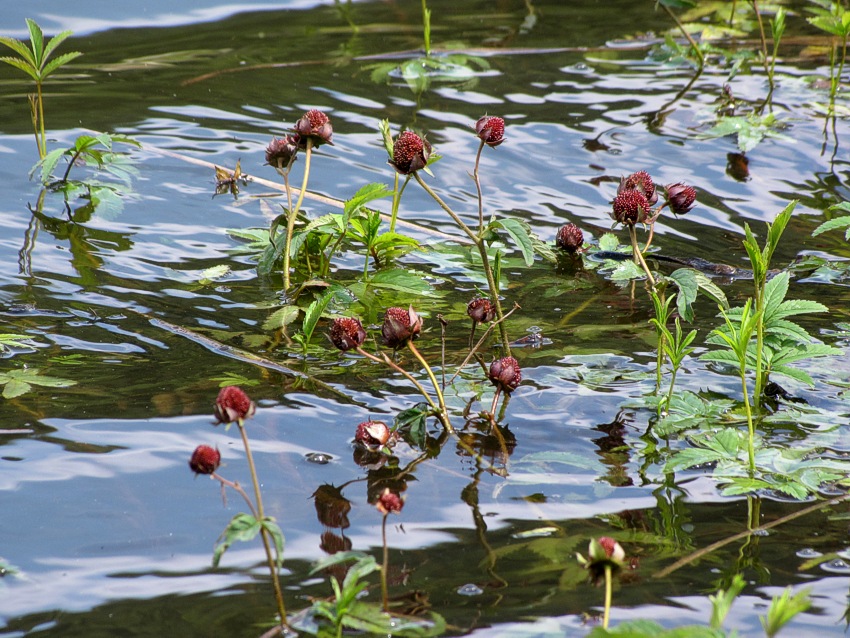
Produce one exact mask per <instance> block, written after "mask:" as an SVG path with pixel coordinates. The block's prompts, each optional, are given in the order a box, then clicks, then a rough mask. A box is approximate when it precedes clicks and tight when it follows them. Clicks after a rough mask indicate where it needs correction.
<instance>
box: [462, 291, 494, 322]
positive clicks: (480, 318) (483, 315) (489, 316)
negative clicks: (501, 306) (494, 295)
mask: <svg viewBox="0 0 850 638" xmlns="http://www.w3.org/2000/svg"><path fill="white" fill-rule="evenodd" d="M466 314H468V315H469V317H470V318H471V319H472V320H473V321H474V322H475V323H490V322H491V321H493V319H494V318H495V317H496V309H495V308H494V307H493V303H492V302H491V301H490V300H489V299H484V298H482V297H476V298H475V299H473V300H472V301H470V302H469V303H468V304H466Z"/></svg>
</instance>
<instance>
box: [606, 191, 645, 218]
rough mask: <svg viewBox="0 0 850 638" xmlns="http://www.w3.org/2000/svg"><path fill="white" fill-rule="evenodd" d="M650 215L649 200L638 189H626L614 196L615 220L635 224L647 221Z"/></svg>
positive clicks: (612, 215)
mask: <svg viewBox="0 0 850 638" xmlns="http://www.w3.org/2000/svg"><path fill="white" fill-rule="evenodd" d="M649 216H650V206H649V202H648V201H646V197H644V195H643V193H641V192H640V191H638V190H624V191H623V192H621V193H618V194H617V196H616V197H615V198H614V205H613V211H612V213H611V218H612V219H614V221H616V222H618V223H620V224H625V225H626V226H633V225H634V224H641V223H643V222H645V221H646V220H647V219H648V218H649Z"/></svg>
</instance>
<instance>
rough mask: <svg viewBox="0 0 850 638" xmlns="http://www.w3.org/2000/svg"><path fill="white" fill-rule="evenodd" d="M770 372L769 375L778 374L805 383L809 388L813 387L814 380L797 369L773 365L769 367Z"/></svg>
mask: <svg viewBox="0 0 850 638" xmlns="http://www.w3.org/2000/svg"><path fill="white" fill-rule="evenodd" d="M770 372H771V374H780V375H782V376H785V377H788V378H790V379H796V380H797V381H801V382H802V383H805V384H806V385H808V386H809V387H810V388H813V387H815V380H814V379H812V377H811V375H809V373H808V372H806V371H805V370H800V369H799V368H792V367H791V366H786V365H782V364H778V365H777V364H774V365H772V366H771V368H770Z"/></svg>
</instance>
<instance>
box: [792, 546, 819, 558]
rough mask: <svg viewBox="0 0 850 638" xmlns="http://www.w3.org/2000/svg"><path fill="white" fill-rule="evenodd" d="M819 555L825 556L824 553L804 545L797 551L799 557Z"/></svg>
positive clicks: (815, 556)
mask: <svg viewBox="0 0 850 638" xmlns="http://www.w3.org/2000/svg"><path fill="white" fill-rule="evenodd" d="M818 556H823V554H821V553H820V552H819V551H817V550H814V549H812V548H811V547H804V548H803V549H801V550H800V551H798V552H797V558H817V557H818Z"/></svg>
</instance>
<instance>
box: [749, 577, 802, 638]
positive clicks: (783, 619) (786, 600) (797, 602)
mask: <svg viewBox="0 0 850 638" xmlns="http://www.w3.org/2000/svg"><path fill="white" fill-rule="evenodd" d="M810 592H811V589H809V588H806V589H804V590H802V591H800V592H798V593H796V594H793V593H792V591H791V588H790V587H786V588H785V590H784V591H783V592H782V594H781V595H780V596H774V597H773V599H772V600H771V601H770V607H768V609H767V614H766V615H764V616H762V617H760V618H759V620H761V626H762V627H763V628H764V632H765V634H767V635H768V636H771V637H772V636H775V635H776V634H778V633H779V632H780V630H781V629H782V628H783V627H784V626H785V625H786V624H788V623H789V622H790V621H791V620H792V619H793V618H794V617H795V616H797V615H798V614H801V613H803V612H804V611H806V610H807V609H809V607H811V606H812V600H811V598H809V593H810Z"/></svg>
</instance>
